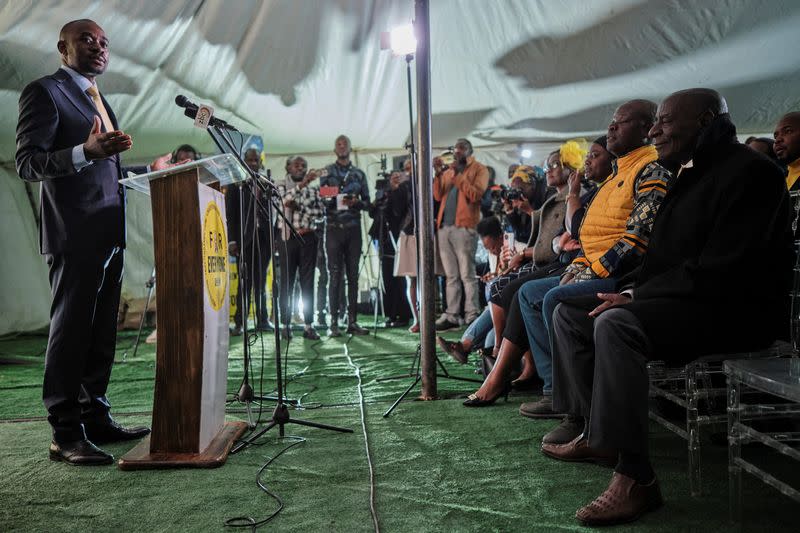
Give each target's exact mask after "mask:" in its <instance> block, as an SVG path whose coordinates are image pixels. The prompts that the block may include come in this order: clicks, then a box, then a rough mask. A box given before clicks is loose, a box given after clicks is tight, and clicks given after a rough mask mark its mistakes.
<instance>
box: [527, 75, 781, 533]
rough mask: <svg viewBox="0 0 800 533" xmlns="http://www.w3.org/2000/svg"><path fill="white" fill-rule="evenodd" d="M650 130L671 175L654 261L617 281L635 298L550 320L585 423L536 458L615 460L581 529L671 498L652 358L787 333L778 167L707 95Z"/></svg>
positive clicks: (676, 96) (559, 313)
mask: <svg viewBox="0 0 800 533" xmlns="http://www.w3.org/2000/svg"><path fill="white" fill-rule="evenodd" d="M649 136H650V137H652V139H653V142H654V143H655V146H656V147H657V150H658V155H659V160H660V161H661V162H662V164H664V165H665V166H666V167H667V168H669V169H670V170H671V171H673V172H674V173H675V175H676V179H675V182H674V184H673V185H672V187H671V188H670V190H669V192H668V194H667V197H666V198H665V200H664V202H663V205H662V206H661V208H660V210H659V213H658V217H657V219H656V221H655V224H654V225H653V229H652V232H651V236H650V246H649V247H648V249H647V257H646V260H645V261H644V262H643V263H642V266H641V268H640V269H639V270H638V271H637V272H635V273H634V274H633V275H631V276H630V279H631V280H632V282H633V283H632V284H631V285H628V284H622V287H621V288H624V287H626V286H627V287H628V288H629V289H630V290H623V291H622V292H621V293H613V291H609V293H608V294H599V295H597V296H599V298H598V297H597V296H594V297H587V298H583V299H579V300H575V301H572V302H567V303H563V304H561V305H560V306H559V307H558V309H557V310H556V312H555V315H554V325H555V333H556V334H555V338H554V352H555V358H554V374H555V384H554V399H553V402H554V407H555V409H556V410H558V411H562V412H567V413H570V414H571V415H572V416H574V417H584V418H586V419H587V424H586V428H585V431H584V432H583V433H582V434H580V435H578V436H577V437H576V438H575V439H574V440H573V441H571V442H569V443H567V444H542V452H543V453H545V454H546V455H548V456H550V457H553V458H556V459H561V460H565V461H596V460H601V459H603V460H609V459H611V460H616V461H617V464H616V467H615V469H614V474H613V476H612V478H611V483H610V484H609V486H608V488H607V489H606V491H605V492H603V493H602V494H601V495H600V496H599V497H598V498H597V499H596V500H594V501H593V502H591V503H589V504H588V505H586V506H585V507H583V508H581V509H579V510H578V512H577V513H576V516H577V518H578V520H580V521H581V522H582V523H583V524H585V525H595V526H596V525H611V524H617V523H622V522H629V521H631V520H635V519H637V518H638V517H639V516H641V515H642V514H643V513H646V512H648V511H651V510H653V509H655V508H657V507H659V506H660V505H661V504H662V503H663V500H662V497H661V492H660V490H659V486H658V481H657V480H656V477H655V473H654V471H653V467H652V465H651V464H650V461H649V457H648V446H647V442H648V414H647V410H648V401H647V399H648V388H649V379H648V374H647V361H648V360H650V359H654V358H656V359H663V360H665V361H667V362H668V363H669V364H670V365H681V364H685V363H686V362H688V361H690V360H692V359H694V358H697V357H699V356H702V355H705V354H712V353H728V352H730V353H737V352H745V351H751V350H758V349H761V348H764V347H766V346H768V345H769V344H770V343H771V342H772V341H773V340H774V339H775V338H777V337H778V335H779V334H780V333H783V331H785V329H786V328H787V327H788V324H787V319H788V309H787V306H786V304H787V303H788V302H787V298H786V295H787V294H788V291H789V288H788V287H789V281H790V277H791V269H792V264H793V252H792V242H791V241H792V238H791V235H790V231H789V201H788V195H787V192H786V186H785V183H784V181H783V179H782V176H781V173H780V170H779V169H778V168H777V167H776V166H775V165H773V164H772V163H770V162H769V161H767V160H766V159H764V158H763V157H761V156H758V155H756V154H754V153H753V151H752V150H750V149H748V148H746V147H744V146H743V145H741V144H739V143H738V142H737V141H736V128H735V126H734V125H733V124H732V123H731V121H730V116H729V115H728V109H727V105H726V103H725V100H724V99H723V98H722V97H721V96H720V95H719V94H718V93H717V92H716V91H713V90H710V89H689V90H684V91H678V92H676V93H673V94H672V95H670V96H669V97H667V98H666V99H665V100H664V101H663V102H662V103H661V106H660V107H659V109H658V115H657V120H656V123H655V124H654V125H653V128H652V129H651V130H650V133H649Z"/></svg>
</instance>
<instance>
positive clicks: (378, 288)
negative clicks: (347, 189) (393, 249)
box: [358, 200, 386, 337]
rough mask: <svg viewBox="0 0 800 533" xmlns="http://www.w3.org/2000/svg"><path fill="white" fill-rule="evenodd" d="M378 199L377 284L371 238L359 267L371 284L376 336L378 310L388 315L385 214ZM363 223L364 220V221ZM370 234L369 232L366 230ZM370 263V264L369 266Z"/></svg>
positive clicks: (376, 212)
mask: <svg viewBox="0 0 800 533" xmlns="http://www.w3.org/2000/svg"><path fill="white" fill-rule="evenodd" d="M377 202H378V200H376V201H375V204H373V205H374V206H375V215H374V224H376V225H377V226H378V246H377V257H378V279H377V280H376V281H377V284H376V285H375V286H374V287H373V285H372V275H371V274H370V272H371V270H372V269H371V265H372V263H371V261H370V258H371V257H373V255H372V253H371V252H370V251H369V249H370V248H372V246H373V244H374V242H375V241H373V240H372V239H370V241H371V242H370V246H369V247H368V248H367V251H366V252H363V253H362V254H361V260H360V266H359V268H358V277H359V278H360V277H361V272H362V270H364V269H365V270H366V271H367V283H368V284H369V293H370V300H371V301H372V318H373V322H372V335H373V336H374V337H377V336H378V310H379V309H380V312H381V314H382V315H384V316H386V309H385V308H384V302H383V293H384V291H385V287H384V282H383V247H384V242H383V238H384V231H385V230H384V227H383V226H384V218H383V217H384V214H383V212H382V210H381V208H380V207H378V206H377V205H376V204H377ZM362 223H363V221H362ZM366 233H367V235H369V232H366ZM368 263H369V266H368Z"/></svg>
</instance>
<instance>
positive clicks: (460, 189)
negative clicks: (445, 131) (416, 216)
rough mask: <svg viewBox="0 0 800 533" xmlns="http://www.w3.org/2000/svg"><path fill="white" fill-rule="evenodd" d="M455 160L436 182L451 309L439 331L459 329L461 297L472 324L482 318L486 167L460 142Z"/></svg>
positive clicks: (468, 145) (465, 142) (441, 319)
mask: <svg viewBox="0 0 800 533" xmlns="http://www.w3.org/2000/svg"><path fill="white" fill-rule="evenodd" d="M453 156H454V158H455V160H454V161H453V164H452V165H451V166H450V168H448V169H447V170H444V171H442V172H437V173H436V176H435V177H434V178H433V197H434V199H435V200H437V201H439V202H441V203H440V206H439V215H438V217H437V220H436V221H437V227H438V228H439V231H438V238H439V256H440V257H441V259H442V265H443V266H444V272H445V276H446V277H447V309H445V312H444V313H442V315H441V316H440V317H439V319H438V320H437V321H436V330H437V331H446V330H449V329H454V328H457V327H459V325H460V321H461V295H462V294H463V295H464V315H465V318H466V322H467V323H468V324H469V323H470V322H472V321H473V320H475V319H476V318H478V315H479V314H480V308H479V305H478V280H477V278H476V277H475V249H476V246H477V244H478V240H477V233H476V232H475V226H477V225H478V221H479V220H480V216H481V213H480V204H481V197H482V196H483V193H484V191H486V186H487V184H488V183H489V173H488V171H487V170H486V167H485V166H483V165H482V164H481V163H479V162H478V161H477V160H476V159H475V157H474V156H473V155H472V143H470V142H469V141H468V140H467V139H459V140H458V141H457V142H456V146H455V151H454V153H453Z"/></svg>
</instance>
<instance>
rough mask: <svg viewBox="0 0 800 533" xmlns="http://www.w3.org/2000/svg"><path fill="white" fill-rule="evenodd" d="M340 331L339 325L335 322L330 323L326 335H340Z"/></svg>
mask: <svg viewBox="0 0 800 533" xmlns="http://www.w3.org/2000/svg"><path fill="white" fill-rule="evenodd" d="M341 336H342V332H341V330H340V329H339V326H337V325H336V324H331V327H330V328H328V337H341Z"/></svg>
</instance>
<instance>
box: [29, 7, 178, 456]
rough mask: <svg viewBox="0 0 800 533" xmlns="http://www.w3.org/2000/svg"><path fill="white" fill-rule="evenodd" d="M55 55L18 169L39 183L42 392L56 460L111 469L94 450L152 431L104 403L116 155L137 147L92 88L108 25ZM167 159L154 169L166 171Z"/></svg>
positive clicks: (72, 37)
mask: <svg viewBox="0 0 800 533" xmlns="http://www.w3.org/2000/svg"><path fill="white" fill-rule="evenodd" d="M58 51H59V53H60V55H61V63H62V66H61V68H60V69H59V70H58V71H57V72H56V73H55V74H52V75H50V76H45V77H43V78H41V79H38V80H36V81H34V82H32V83H31V84H30V85H28V86H27V87H25V89H24V90H23V91H22V95H21V96H20V100H19V123H18V125H17V153H16V164H17V172H18V173H19V175H20V177H21V178H22V179H24V180H26V181H40V182H41V206H40V215H41V228H40V233H39V241H40V251H41V253H42V254H43V255H44V256H45V257H46V259H47V264H48V266H49V268H50V287H51V291H52V295H53V303H52V307H51V309H50V336H49V339H48V345H47V357H46V359H45V371H44V384H43V394H42V396H43V399H44V404H45V407H46V408H47V411H48V421H49V422H50V425H51V426H52V428H53V442H52V444H51V445H50V459H52V460H54V461H65V462H67V463H70V464H75V465H94V464H109V463H111V462H113V460H114V458H113V457H112V456H111V455H110V454H108V453H106V452H104V451H103V450H101V449H100V448H98V447H97V446H95V444H102V443H108V442H115V441H120V440H129V439H138V438H141V437H143V436H145V435H147V434H148V433H149V432H150V430H149V429H148V428H146V427H139V428H131V429H129V428H123V427H122V426H120V425H118V424H117V423H116V422H115V421H114V420H113V419H112V418H111V415H110V414H109V408H110V404H109V402H108V400H107V398H106V388H107V386H108V380H109V377H110V375H111V366H112V364H113V362H114V350H115V345H116V330H117V324H116V321H117V320H116V319H117V307H118V306H119V298H120V289H121V286H122V261H123V257H122V256H123V252H122V250H123V248H124V246H125V191H124V189H123V186H122V185H120V184H119V179H120V178H122V177H124V174H123V168H122V167H121V165H120V157H119V154H120V153H121V152H124V151H125V150H128V149H130V147H131V145H132V141H131V137H130V136H129V135H126V134H125V133H124V132H122V131H120V130H118V129H117V120H116V117H115V115H114V112H113V111H112V110H111V107H110V106H109V105H108V102H107V101H106V100H105V99H104V98H103V97H102V95H101V94H100V93H99V91H98V89H97V85H96V84H95V78H96V77H97V76H99V75H100V74H102V73H103V72H104V71H105V69H106V65H107V64H108V39H107V38H106V35H105V33H104V32H103V30H102V28H100V26H98V25H97V24H96V23H94V22H93V21H91V20H76V21H72V22H69V23H67V24H66V25H65V26H64V27H63V28H62V29H61V34H60V35H59V41H58ZM168 159H169V155H167V156H164V157H160V158H158V159H156V160H155V161H154V162H153V163H152V165H151V169H152V170H159V169H162V168H166V167H168V166H170V165H168V163H167V162H168ZM128 170H131V171H133V172H137V173H141V172H146V171H147V168H146V167H138V168H130V169H128Z"/></svg>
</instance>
